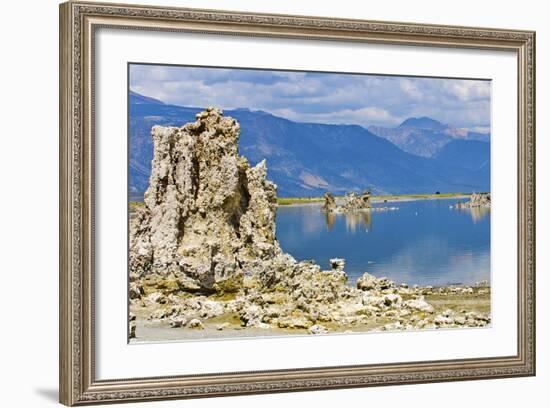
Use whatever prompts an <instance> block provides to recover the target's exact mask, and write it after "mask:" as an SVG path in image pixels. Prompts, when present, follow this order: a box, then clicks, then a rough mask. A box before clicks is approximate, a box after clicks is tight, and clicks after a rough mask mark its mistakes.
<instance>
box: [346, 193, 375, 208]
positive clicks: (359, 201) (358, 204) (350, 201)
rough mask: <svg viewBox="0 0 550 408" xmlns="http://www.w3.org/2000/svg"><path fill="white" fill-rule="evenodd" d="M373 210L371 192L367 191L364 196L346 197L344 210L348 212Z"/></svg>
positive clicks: (349, 195) (349, 194) (348, 195)
mask: <svg viewBox="0 0 550 408" xmlns="http://www.w3.org/2000/svg"><path fill="white" fill-rule="evenodd" d="M368 208H371V203H370V191H365V192H364V193H363V194H361V195H358V194H356V193H353V192H352V193H348V194H346V196H345V197H344V204H343V205H342V210H343V211H347V212H353V211H359V210H364V209H368Z"/></svg>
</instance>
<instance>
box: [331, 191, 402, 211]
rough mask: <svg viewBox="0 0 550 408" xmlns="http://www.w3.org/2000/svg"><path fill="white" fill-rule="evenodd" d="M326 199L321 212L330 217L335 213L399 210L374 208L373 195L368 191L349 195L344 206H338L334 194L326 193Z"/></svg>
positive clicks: (396, 208)
mask: <svg viewBox="0 0 550 408" xmlns="http://www.w3.org/2000/svg"><path fill="white" fill-rule="evenodd" d="M324 199H325V202H324V204H323V206H322V207H321V211H322V212H324V213H326V214H328V215H330V214H334V213H345V214H352V213H357V212H362V211H367V212H369V211H395V210H398V209H399V207H373V206H372V204H371V193H370V191H368V190H367V191H365V192H363V193H362V194H356V193H354V192H349V193H347V194H346V195H345V197H344V203H343V204H342V205H337V204H336V199H335V198H334V195H332V193H329V192H327V193H325V195H324Z"/></svg>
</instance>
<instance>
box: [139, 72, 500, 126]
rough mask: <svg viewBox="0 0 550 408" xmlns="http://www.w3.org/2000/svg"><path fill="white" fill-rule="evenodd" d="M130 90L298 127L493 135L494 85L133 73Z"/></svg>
mask: <svg viewBox="0 0 550 408" xmlns="http://www.w3.org/2000/svg"><path fill="white" fill-rule="evenodd" d="M130 88H131V89H132V90H133V91H135V92H138V93H141V94H143V95H146V96H150V97H153V98H157V99H160V100H161V101H163V102H165V103H170V104H175V105H182V106H193V107H200V108H203V107H206V106H217V107H221V108H222V109H234V108H249V109H252V110H264V111H266V112H269V113H272V114H274V115H277V116H281V117H284V118H287V119H290V120H294V121H299V122H316V123H337V124H358V125H361V126H365V127H367V126H370V125H378V126H390V127H393V126H397V125H398V124H399V123H401V122H402V121H403V120H405V119H407V118H409V117H419V116H429V117H432V118H434V119H437V120H439V121H440V122H443V123H446V124H449V125H450V126H453V127H456V128H466V129H470V130H477V131H482V132H485V131H489V128H490V112H491V103H490V101H491V84H490V82H489V81H481V80H463V79H441V78H415V77H393V76H380V75H351V74H333V73H315V72H289V71H264V70H244V69H222V68H195V67H184V66H160V65H136V64H132V65H131V66H130Z"/></svg>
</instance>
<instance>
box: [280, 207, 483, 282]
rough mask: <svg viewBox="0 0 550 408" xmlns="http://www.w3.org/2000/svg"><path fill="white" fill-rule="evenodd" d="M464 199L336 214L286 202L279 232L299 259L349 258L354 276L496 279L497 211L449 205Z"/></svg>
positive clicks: (325, 264)
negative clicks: (494, 213)
mask: <svg viewBox="0 0 550 408" xmlns="http://www.w3.org/2000/svg"><path fill="white" fill-rule="evenodd" d="M459 201H466V200H459ZM456 202H457V199H456V198H455V199H449V200H447V199H437V200H417V201H408V202H398V203H385V204H378V206H396V207H399V210H396V211H387V212H375V211H373V212H362V213H355V214H334V215H332V216H327V214H324V213H322V212H321V210H320V208H321V207H320V205H301V206H281V207H279V208H278V210H277V238H278V240H279V243H280V244H281V247H282V248H283V249H284V250H285V251H286V252H288V253H290V254H291V255H292V256H293V257H294V258H296V259H297V260H314V261H315V262H316V263H318V264H319V265H321V267H322V269H329V264H328V261H329V259H330V258H344V259H345V260H346V267H345V270H346V272H347V274H348V275H349V277H350V281H351V283H354V282H355V281H356V280H357V278H358V277H360V276H361V275H362V274H363V273H364V272H369V273H371V274H373V275H375V276H377V277H382V276H386V277H388V278H390V279H391V280H393V281H395V282H396V283H402V282H404V283H407V284H409V285H413V284H418V285H432V286H442V285H449V284H459V283H462V284H473V283H474V282H476V281H479V280H483V279H487V280H489V279H490V242H491V217H490V210H489V209H463V210H458V209H454V208H449V206H451V205H452V204H455V203H456ZM375 206H377V205H376V204H375Z"/></svg>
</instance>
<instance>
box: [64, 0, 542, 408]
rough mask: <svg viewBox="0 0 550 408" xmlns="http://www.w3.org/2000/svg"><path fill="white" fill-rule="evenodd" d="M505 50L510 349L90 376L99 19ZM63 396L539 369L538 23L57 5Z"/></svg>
mask: <svg viewBox="0 0 550 408" xmlns="http://www.w3.org/2000/svg"><path fill="white" fill-rule="evenodd" d="M106 26H108V27H117V28H134V29H147V30H165V31H188V32H201V33H218V34H229V35H245V36H265V37H284V38H303V39H325V40H334V41H368V42H378V43H386V44H401V45H407V44H411V45H430V46H442V47H459V48H478V49H493V50H508V51H514V52H516V53H517V57H518V167H519V171H518V283H519V284H518V352H517V355H515V356H503V357H493V358H481V359H461V360H445V361H428V362H413V363H400V364H379V365H368V366H366V365H363V366H346V367H319V368H308V369H292V370H276V371H262V372H247V373H225V374H210V375H192V376H176V377H153V378H133V379H113V380H103V381H97V380H95V379H94V345H93V337H94V327H93V324H94V322H93V316H92V311H93V304H94V303H93V302H94V296H93V255H94V254H93V228H94V226H93V194H94V191H93V186H94V183H93V177H92V174H93V128H92V125H93V122H92V116H93V87H92V81H93V75H92V74H93V65H92V62H93V61H92V59H93V58H92V57H93V34H94V30H95V29H96V28H98V27H106ZM59 58H60V78H59V79H60V94H59V96H60V101H59V109H60V117H59V126H60V150H59V153H60V173H59V183H60V196H59V205H60V209H59V211H60V214H59V215H60V216H59V229H60V235H59V236H60V238H59V261H60V267H59V277H60V279H59V289H60V299H59V318H60V322H59V357H60V361H59V384H60V392H59V398H60V402H62V403H63V404H65V405H84V404H92V403H109V402H124V401H128V402H129V401H145V400H158V399H175V398H191V397H195V398H197V397H208V396H221V395H242V394H254V393H267V392H288V391H303V390H319V389H335V388H349V387H362V386H373V385H393V384H411V383H425V382H442V381H456V380H471V379H486V378H502V377H518V376H530V375H534V374H535V33H534V32H532V31H520V30H502V29H490V28H472V27H458V26H441V25H425V24H413V23H394V22H376V21H363V20H352V19H332V18H321V17H305V16H289V15H272V14H252V13H240V12H229V11H215V10H198V9H183V8H168V7H150V6H141V5H127V4H102V3H84V2H68V3H63V4H61V5H60V53H59Z"/></svg>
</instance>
